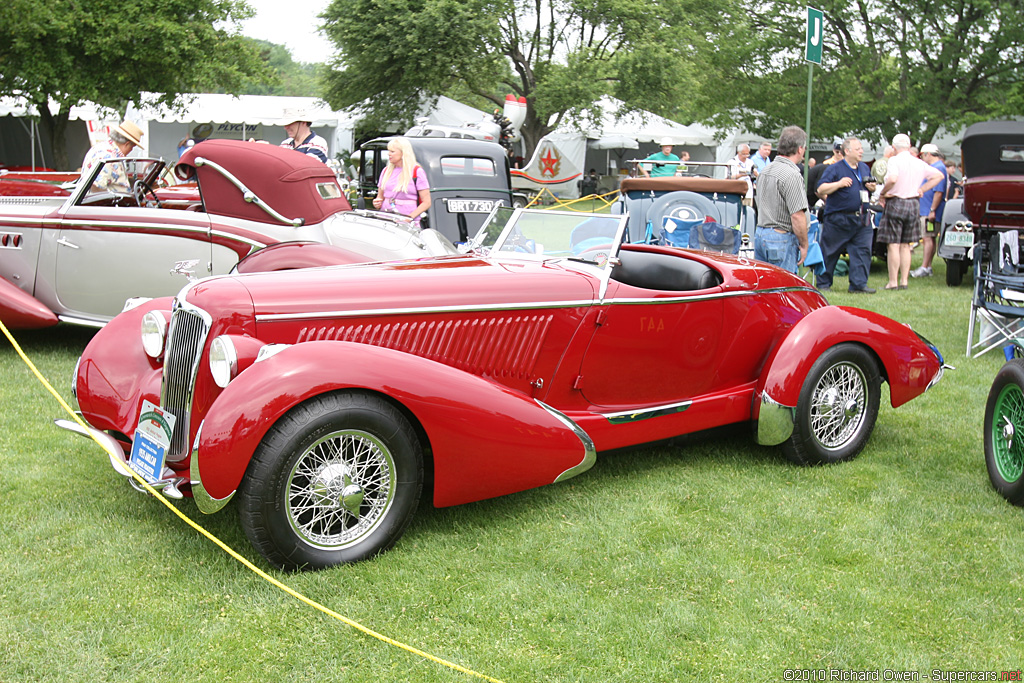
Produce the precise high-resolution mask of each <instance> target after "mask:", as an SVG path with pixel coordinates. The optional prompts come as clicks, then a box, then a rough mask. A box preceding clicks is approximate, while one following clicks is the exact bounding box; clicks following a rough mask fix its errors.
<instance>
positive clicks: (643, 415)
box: [601, 401, 693, 425]
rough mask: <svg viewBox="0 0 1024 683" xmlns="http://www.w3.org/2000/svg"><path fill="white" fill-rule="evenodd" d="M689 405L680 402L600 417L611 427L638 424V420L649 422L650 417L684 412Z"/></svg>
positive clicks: (605, 414)
mask: <svg viewBox="0 0 1024 683" xmlns="http://www.w3.org/2000/svg"><path fill="white" fill-rule="evenodd" d="M691 405H693V401H681V402H679V403H669V404H667V405H663V406H655V407H653V408H643V409H641V410H623V411H622V412H618V413H601V417H603V418H604V419H606V420H608V422H610V423H611V424H613V425H619V424H628V423H630V422H639V421H640V420H649V419H650V418H652V417H661V416H662V415H674V414H675V413H682V412H686V409H687V408H689V407H690V406H691Z"/></svg>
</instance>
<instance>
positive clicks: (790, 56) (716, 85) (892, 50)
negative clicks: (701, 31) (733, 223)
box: [701, 0, 1024, 144]
mask: <svg viewBox="0 0 1024 683" xmlns="http://www.w3.org/2000/svg"><path fill="white" fill-rule="evenodd" d="M805 6H806V4H805V3H804V2H803V0H800V1H799V2H797V1H796V0H760V1H757V2H755V3H754V5H753V10H754V11H753V12H752V13H751V14H750V18H749V21H748V22H746V23H744V24H741V25H740V30H741V31H742V32H743V35H741V34H740V33H735V34H733V35H732V36H731V37H727V38H726V40H729V41H730V42H731V44H734V45H736V46H738V49H739V53H738V55H737V56H738V57H739V59H738V62H739V63H740V64H741V67H740V68H739V69H737V70H734V71H726V70H719V72H718V74H717V76H716V78H715V79H713V80H711V81H709V82H708V83H709V84H713V87H709V88H705V90H704V91H702V93H701V104H702V106H703V107H704V108H705V110H706V111H709V112H711V111H717V112H718V114H717V116H716V117H715V118H716V119H717V121H718V122H720V123H739V124H740V125H743V126H745V127H747V128H749V129H750V130H752V131H754V132H759V133H761V134H764V135H774V134H775V133H776V132H777V131H778V130H779V128H781V126H783V125H786V124H790V123H802V122H803V121H804V119H805V117H806V92H807V65H806V62H804V61H803V47H804V40H805V38H804V25H805ZM815 6H816V7H818V8H820V9H821V10H822V11H823V12H824V14H825V26H824V39H825V42H824V54H823V64H822V68H820V69H819V68H815V70H814V74H815V75H814V93H813V112H812V128H813V130H812V135H814V137H816V138H819V139H820V138H822V137H835V136H840V135H844V134H848V133H852V134H857V135H859V136H861V137H864V138H866V139H868V140H873V141H880V140H882V139H883V138H884V139H890V138H891V137H892V136H893V135H894V134H896V133H898V132H904V133H909V134H910V136H911V138H912V139H913V140H914V141H915V143H917V144H921V143H925V142H929V141H931V140H932V138H933V137H934V136H935V134H936V132H937V131H938V130H939V128H940V127H942V126H946V127H947V128H949V129H953V130H956V129H958V128H959V127H960V126H962V125H965V124H970V123H972V122H975V121H979V120H985V119H989V118H995V117H1002V116H1011V115H1019V114H1020V111H1021V105H1022V104H1024V102H1022V100H1024V87H1022V84H1024V66H1022V58H1024V12H1022V5H1021V3H1020V2H1019V0H1014V1H1006V0H942V1H941V2H939V1H938V0H886V1H884V2H883V1H882V0H852V1H851V0H822V1H821V2H818V3H816V4H815ZM744 37H745V38H746V39H744ZM723 91H724V92H729V93H732V94H733V95H734V97H735V99H734V101H733V103H732V105H731V106H729V107H725V106H723V102H722V98H721V93H722V92H723Z"/></svg>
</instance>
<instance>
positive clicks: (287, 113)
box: [281, 107, 313, 126]
mask: <svg viewBox="0 0 1024 683" xmlns="http://www.w3.org/2000/svg"><path fill="white" fill-rule="evenodd" d="M296 121H305V122H306V123H312V122H313V112H311V111H310V110H309V109H307V108H305V107H288V108H286V109H285V110H284V114H283V116H281V125H283V126H288V125H291V124H293V123H295V122H296Z"/></svg>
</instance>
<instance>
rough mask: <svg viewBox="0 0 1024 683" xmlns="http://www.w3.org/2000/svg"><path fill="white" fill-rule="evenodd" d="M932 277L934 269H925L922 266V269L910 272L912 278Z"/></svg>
mask: <svg viewBox="0 0 1024 683" xmlns="http://www.w3.org/2000/svg"><path fill="white" fill-rule="evenodd" d="M931 276H932V269H931V268H925V267H924V266H921V267H920V268H915V269H914V270H912V271H910V277H931Z"/></svg>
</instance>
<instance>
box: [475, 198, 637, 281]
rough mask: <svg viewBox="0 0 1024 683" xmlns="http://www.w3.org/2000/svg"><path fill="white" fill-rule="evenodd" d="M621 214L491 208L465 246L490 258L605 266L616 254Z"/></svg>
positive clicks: (623, 219) (622, 232) (624, 219)
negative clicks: (541, 260)
mask: <svg viewBox="0 0 1024 683" xmlns="http://www.w3.org/2000/svg"><path fill="white" fill-rule="evenodd" d="M627 218H628V217H627V216H626V215H622V214H608V213H586V212H578V211H550V210H541V209H521V208H519V209H517V208H511V207H507V206H496V207H495V208H494V209H493V210H492V211H491V213H490V214H489V215H488V216H487V219H486V220H485V221H484V223H483V225H482V226H481V227H480V230H479V231H478V232H477V234H476V235H474V236H473V238H472V239H471V240H470V241H469V242H468V245H467V246H468V248H469V249H470V250H472V251H479V252H482V253H484V254H485V255H490V256H495V255H498V254H501V255H502V256H528V257H538V256H539V257H541V258H543V259H568V260H571V261H575V262H579V263H586V264H590V265H592V266H594V267H597V268H600V269H602V270H607V269H608V268H609V267H610V266H611V265H612V261H613V259H614V258H615V257H616V256H617V255H618V251H619V247H620V245H621V244H622V240H623V238H624V235H625V232H626V227H627Z"/></svg>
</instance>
